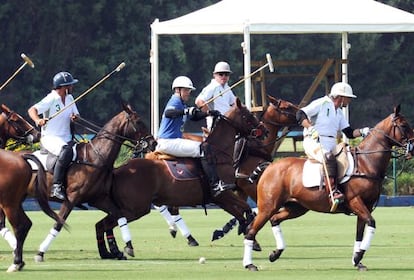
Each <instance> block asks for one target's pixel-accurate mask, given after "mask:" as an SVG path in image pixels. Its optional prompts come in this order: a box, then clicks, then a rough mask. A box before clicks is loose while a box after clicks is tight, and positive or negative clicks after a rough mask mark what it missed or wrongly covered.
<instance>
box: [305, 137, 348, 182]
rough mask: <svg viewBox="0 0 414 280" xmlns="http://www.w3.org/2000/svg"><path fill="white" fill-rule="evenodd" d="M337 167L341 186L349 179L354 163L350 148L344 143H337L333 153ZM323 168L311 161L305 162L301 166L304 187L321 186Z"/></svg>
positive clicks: (318, 163)
mask: <svg viewBox="0 0 414 280" xmlns="http://www.w3.org/2000/svg"><path fill="white" fill-rule="evenodd" d="M333 154H334V156H335V158H336V163H337V165H338V173H337V179H338V182H339V184H343V183H345V182H347V181H348V180H349V179H350V175H351V174H352V171H353V169H354V166H355V163H354V159H353V157H352V154H351V151H350V147H349V146H348V145H347V144H346V143H339V144H338V145H337V146H336V148H335V150H334V152H333ZM322 171H323V166H322V164H321V163H320V162H317V161H315V160H313V159H308V160H306V161H305V164H304V166H303V174H302V181H303V185H304V187H315V186H322V185H323V174H324V173H323V172H322Z"/></svg>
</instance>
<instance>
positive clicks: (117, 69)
mask: <svg viewBox="0 0 414 280" xmlns="http://www.w3.org/2000/svg"><path fill="white" fill-rule="evenodd" d="M124 67H125V62H122V63H121V64H119V65H118V67H116V68H115V69H114V70H112V72H110V73H109V74H107V75H106V76H105V77H103V78H102V79H100V80H99V81H97V82H96V83H95V84H94V85H93V86H91V87H90V88H89V89H87V90H86V91H85V92H84V93H82V94H81V95H79V96H78V97H77V98H75V100H73V101H72V102H71V103H69V104H68V105H67V106H65V107H63V109H62V110H60V111H57V112H56V113H54V114H53V115H52V116H50V117H49V118H48V120H51V119H53V118H54V117H56V116H57V115H59V114H60V113H62V112H63V111H65V110H66V109H67V108H69V107H70V106H72V105H73V104H75V103H76V102H78V101H79V100H80V99H81V98H83V97H84V96H85V95H87V94H88V93H89V92H91V91H92V90H93V89H95V88H96V87H97V86H99V85H100V84H102V83H103V82H104V81H105V80H106V79H108V78H109V77H110V76H111V75H112V74H114V73H115V72H119V71H121V69H122V68H124Z"/></svg>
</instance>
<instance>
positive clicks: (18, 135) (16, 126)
mask: <svg viewBox="0 0 414 280" xmlns="http://www.w3.org/2000/svg"><path fill="white" fill-rule="evenodd" d="M1 116H5V119H6V122H7V124H8V125H7V126H6V127H5V129H7V134H8V135H12V137H13V138H14V139H16V140H17V141H18V142H20V143H28V144H32V143H33V136H32V135H31V133H32V131H33V130H35V128H34V126H32V125H31V124H30V123H28V122H27V121H26V120H24V119H23V118H22V117H21V116H20V115H18V114H16V113H15V112H14V111H9V112H7V113H6V112H3V113H2V114H1ZM14 118H17V119H18V120H17V121H16V120H15V119H14ZM21 123H24V124H25V128H22V125H21ZM26 128H28V129H26ZM11 129H13V130H14V132H15V133H13V131H11Z"/></svg>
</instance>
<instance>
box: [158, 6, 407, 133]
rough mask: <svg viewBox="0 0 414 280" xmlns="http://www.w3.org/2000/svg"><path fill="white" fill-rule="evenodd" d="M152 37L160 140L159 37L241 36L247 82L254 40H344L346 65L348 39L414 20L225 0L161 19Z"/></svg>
mask: <svg viewBox="0 0 414 280" xmlns="http://www.w3.org/2000/svg"><path fill="white" fill-rule="evenodd" d="M151 31H152V32H151V58H150V61H151V104H152V111H151V126H152V127H151V128H152V133H153V134H154V135H157V132H158V125H159V87H158V83H159V76H158V73H159V57H158V48H159V35H172V34H241V35H243V39H244V44H243V53H244V75H245V76H246V77H247V76H248V75H249V74H250V71H251V61H250V34H311V33H337V34H342V59H344V60H346V59H347V57H348V51H349V44H348V34H349V33H394V32H414V14H411V13H408V12H405V11H402V10H399V9H396V8H393V7H391V6H388V5H385V4H382V3H379V2H376V1H374V0H223V1H220V2H218V3H216V4H214V5H211V6H208V7H206V8H203V9H200V10H198V11H195V12H192V13H189V14H187V15H184V16H181V17H178V18H176V19H172V20H168V21H164V22H160V21H158V19H157V20H155V21H154V22H153V23H152V24H151ZM264 55H265V54H263V56H264ZM347 70H348V69H347V64H343V65H342V73H343V76H342V80H343V81H347ZM245 100H246V106H248V107H249V108H250V106H251V105H250V103H249V102H247V100H251V81H250V79H247V80H246V81H245Z"/></svg>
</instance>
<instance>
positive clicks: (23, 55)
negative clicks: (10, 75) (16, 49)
mask: <svg viewBox="0 0 414 280" xmlns="http://www.w3.org/2000/svg"><path fill="white" fill-rule="evenodd" d="M20 56H21V58H23V60H24V61H25V62H26V63H27V64H28V65H29V66H30V67H32V68H34V63H33V61H31V60H30V58H29V57H28V56H27V55H25V54H24V53H22V54H21V55H20Z"/></svg>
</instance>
